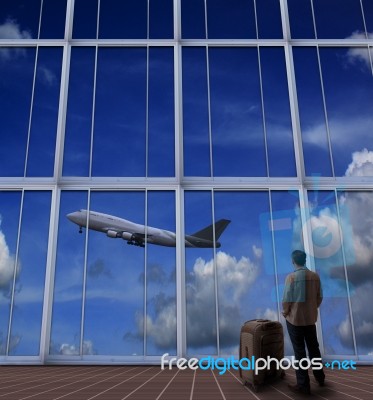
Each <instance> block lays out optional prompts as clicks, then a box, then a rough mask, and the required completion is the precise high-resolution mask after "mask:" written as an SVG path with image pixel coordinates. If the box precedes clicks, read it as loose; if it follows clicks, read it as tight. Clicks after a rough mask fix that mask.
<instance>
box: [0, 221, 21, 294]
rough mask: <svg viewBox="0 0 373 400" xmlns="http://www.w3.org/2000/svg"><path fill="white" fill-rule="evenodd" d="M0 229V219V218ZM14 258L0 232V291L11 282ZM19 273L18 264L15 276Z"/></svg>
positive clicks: (6, 288) (5, 288)
mask: <svg viewBox="0 0 373 400" xmlns="http://www.w3.org/2000/svg"><path fill="white" fill-rule="evenodd" d="M0 227H1V217H0ZM14 266H15V258H14V257H13V256H12V255H11V254H10V251H9V247H8V245H7V244H6V239H5V235H4V233H3V232H2V231H1V230H0V290H8V289H9V286H10V285H11V284H12V282H13V276H14ZM19 271H20V263H19V262H18V268H17V271H16V274H17V275H18V274H19Z"/></svg>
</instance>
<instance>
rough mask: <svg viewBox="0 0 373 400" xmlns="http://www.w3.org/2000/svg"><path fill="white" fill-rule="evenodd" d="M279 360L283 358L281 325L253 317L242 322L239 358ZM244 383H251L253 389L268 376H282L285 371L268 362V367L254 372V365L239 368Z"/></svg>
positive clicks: (256, 388)
mask: <svg viewBox="0 0 373 400" xmlns="http://www.w3.org/2000/svg"><path fill="white" fill-rule="evenodd" d="M268 356H269V357H271V358H276V359H278V360H281V359H282V358H284V332H283V329H282V325H281V323H280V322H277V321H270V320H268V319H253V320H250V321H247V322H245V323H244V324H243V326H242V328H241V334H240V359H243V358H247V359H248V360H250V362H251V361H252V360H253V359H255V360H257V359H258V358H264V359H266V360H267V357H268ZM239 371H240V377H241V379H242V381H243V384H244V385H247V384H249V385H251V386H252V387H253V388H254V390H255V391H257V390H258V387H259V385H261V384H263V383H264V381H265V379H266V378H268V377H276V376H280V377H281V378H283V377H284V375H285V372H284V371H283V370H281V369H277V366H276V363H275V362H271V363H270V369H262V370H259V371H258V374H255V369H254V366H253V365H251V368H249V367H247V369H246V368H239Z"/></svg>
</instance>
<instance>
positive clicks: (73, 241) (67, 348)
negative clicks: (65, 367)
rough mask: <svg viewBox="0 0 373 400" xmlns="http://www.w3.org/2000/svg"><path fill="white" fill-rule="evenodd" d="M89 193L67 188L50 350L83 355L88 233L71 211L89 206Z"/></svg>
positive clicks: (60, 227)
mask: <svg viewBox="0 0 373 400" xmlns="http://www.w3.org/2000/svg"><path fill="white" fill-rule="evenodd" d="M87 200H88V197H87V193H86V192H80V191H71V192H70V191H63V192H62V193H61V200H60V216H59V222H58V242H57V255H56V267H55V278H54V290H53V309H52V322H51V340H50V349H49V354H61V355H66V356H69V355H80V354H81V351H80V337H81V331H80V326H81V319H82V295H83V270H84V250H85V237H86V235H85V234H79V233H78V232H79V228H78V226H77V225H75V224H73V223H71V221H69V220H68V219H67V217H66V216H67V214H69V213H72V212H75V211H77V210H79V209H87ZM83 346H84V344H83Z"/></svg>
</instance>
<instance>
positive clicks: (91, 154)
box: [88, 45, 98, 178]
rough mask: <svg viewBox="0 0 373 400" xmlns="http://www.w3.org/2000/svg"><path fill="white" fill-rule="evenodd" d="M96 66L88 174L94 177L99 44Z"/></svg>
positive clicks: (96, 53)
mask: <svg viewBox="0 0 373 400" xmlns="http://www.w3.org/2000/svg"><path fill="white" fill-rule="evenodd" d="M95 47H96V48H95V68H94V77H93V96H92V123H91V143H90V151H89V171H88V176H89V178H92V163H93V142H94V128H95V112H96V87H97V58H98V45H96V46H95Z"/></svg>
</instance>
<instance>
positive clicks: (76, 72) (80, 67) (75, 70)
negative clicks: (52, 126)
mask: <svg viewBox="0 0 373 400" xmlns="http://www.w3.org/2000/svg"><path fill="white" fill-rule="evenodd" d="M94 62H95V49H94V48H91V47H73V48H72V49H71V62H70V77H69V98H68V102H67V115H66V131H65V146H64V162H63V175H65V176H88V175H89V158H90V147H91V128H92V104H93V83H94Z"/></svg>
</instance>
